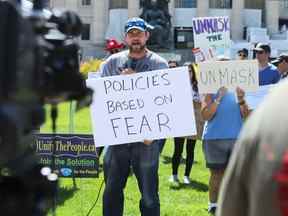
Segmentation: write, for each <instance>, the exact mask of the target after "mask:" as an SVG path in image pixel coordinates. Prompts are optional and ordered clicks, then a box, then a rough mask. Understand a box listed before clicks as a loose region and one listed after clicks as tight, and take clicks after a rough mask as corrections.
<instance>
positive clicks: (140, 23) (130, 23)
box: [125, 20, 147, 31]
mask: <svg viewBox="0 0 288 216" xmlns="http://www.w3.org/2000/svg"><path fill="white" fill-rule="evenodd" d="M133 26H137V27H140V28H143V29H144V30H146V28H147V27H146V24H145V22H143V21H140V20H139V21H130V22H128V23H127V24H126V25H125V31H127V29H128V28H131V27H133Z"/></svg>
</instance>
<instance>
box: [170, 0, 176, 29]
mask: <svg viewBox="0 0 288 216" xmlns="http://www.w3.org/2000/svg"><path fill="white" fill-rule="evenodd" d="M168 10H169V14H170V15H171V23H172V26H174V23H175V21H174V20H175V18H174V17H175V0H170V2H169V5H168Z"/></svg>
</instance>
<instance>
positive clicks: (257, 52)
mask: <svg viewBox="0 0 288 216" xmlns="http://www.w3.org/2000/svg"><path fill="white" fill-rule="evenodd" d="M263 53H264V51H256V54H263Z"/></svg>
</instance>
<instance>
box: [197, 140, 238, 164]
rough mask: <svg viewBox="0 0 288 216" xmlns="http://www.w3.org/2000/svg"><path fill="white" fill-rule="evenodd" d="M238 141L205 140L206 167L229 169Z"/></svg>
mask: <svg viewBox="0 0 288 216" xmlns="http://www.w3.org/2000/svg"><path fill="white" fill-rule="evenodd" d="M235 142H236V139H218V140H203V152H204V155H205V160H206V167H207V168H209V169H224V168H226V167H227V165H228V162H229V159H230V155H231V153H232V150H233V147H234V144H235Z"/></svg>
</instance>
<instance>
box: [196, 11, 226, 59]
mask: <svg viewBox="0 0 288 216" xmlns="http://www.w3.org/2000/svg"><path fill="white" fill-rule="evenodd" d="M192 26H193V35H194V47H195V48H200V49H201V50H203V52H204V53H208V54H209V52H208V50H209V49H212V52H213V53H215V55H216V56H220V55H224V56H230V48H231V40H230V20H229V17H227V16H224V17H197V18H193V19H192ZM206 59H208V60H209V59H210V58H209V56H206Z"/></svg>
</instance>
